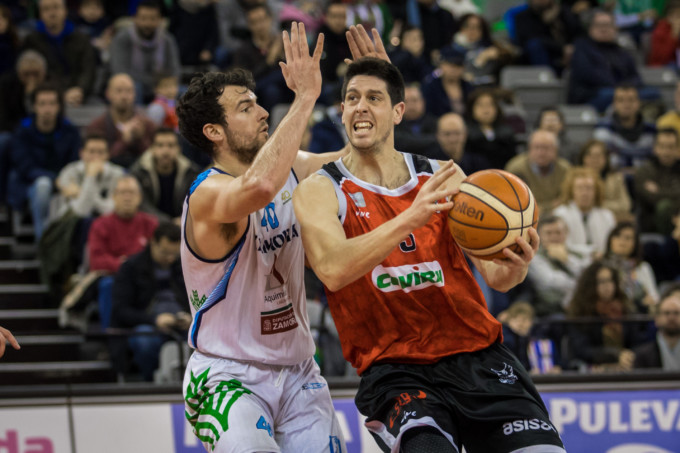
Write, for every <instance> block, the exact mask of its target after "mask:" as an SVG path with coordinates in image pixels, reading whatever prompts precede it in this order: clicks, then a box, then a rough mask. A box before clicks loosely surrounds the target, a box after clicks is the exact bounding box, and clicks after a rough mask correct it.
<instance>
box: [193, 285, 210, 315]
mask: <svg viewBox="0 0 680 453" xmlns="http://www.w3.org/2000/svg"><path fill="white" fill-rule="evenodd" d="M206 299H207V298H206V297H205V294H203V295H202V296H201V297H200V298H199V297H198V291H196V290H195V289H192V290H191V300H190V301H191V305H192V306H193V307H194V310H196V311H198V310H199V309H200V308H201V307H202V306H203V304H204V303H205V301H206Z"/></svg>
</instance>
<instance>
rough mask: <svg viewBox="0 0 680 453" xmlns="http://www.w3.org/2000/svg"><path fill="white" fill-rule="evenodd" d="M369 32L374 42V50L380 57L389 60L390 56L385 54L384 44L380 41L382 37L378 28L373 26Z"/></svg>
mask: <svg viewBox="0 0 680 453" xmlns="http://www.w3.org/2000/svg"><path fill="white" fill-rule="evenodd" d="M371 33H372V34H373V43H374V44H375V50H376V51H377V52H378V54H379V55H380V56H381V57H383V58H385V59H387V61H391V60H390V57H388V56H387V51H386V50H385V45H384V44H383V42H382V38H381V37H380V33H379V32H378V30H377V29H376V28H374V29H372V30H371Z"/></svg>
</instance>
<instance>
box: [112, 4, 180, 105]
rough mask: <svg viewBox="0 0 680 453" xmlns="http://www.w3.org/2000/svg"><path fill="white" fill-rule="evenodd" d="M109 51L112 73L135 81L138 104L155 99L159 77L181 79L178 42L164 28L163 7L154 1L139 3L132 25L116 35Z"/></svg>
mask: <svg viewBox="0 0 680 453" xmlns="http://www.w3.org/2000/svg"><path fill="white" fill-rule="evenodd" d="M110 49H111V62H110V66H111V73H113V74H118V73H125V74H129V75H130V76H131V77H132V79H133V80H134V81H135V83H136V90H137V91H136V93H137V101H138V103H148V102H149V101H150V100H151V99H152V98H153V82H154V77H155V76H156V75H158V74H159V73H162V74H172V75H174V76H176V77H179V76H180V73H181V66H180V60H179V50H177V42H176V41H175V38H174V37H173V36H172V35H171V34H169V33H168V32H167V31H166V30H165V29H164V28H163V15H162V12H161V6H160V4H159V3H157V2H156V1H154V0H142V1H140V2H139V5H138V6H137V12H136V13H135V16H134V18H133V23H132V24H131V25H130V26H129V27H126V28H123V29H121V30H119V31H118V32H117V33H116V35H115V36H114V38H113V42H111V48H110Z"/></svg>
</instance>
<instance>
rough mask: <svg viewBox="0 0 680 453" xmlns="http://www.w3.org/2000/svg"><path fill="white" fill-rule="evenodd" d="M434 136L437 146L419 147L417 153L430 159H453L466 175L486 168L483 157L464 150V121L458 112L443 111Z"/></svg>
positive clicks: (465, 131)
mask: <svg viewBox="0 0 680 453" xmlns="http://www.w3.org/2000/svg"><path fill="white" fill-rule="evenodd" d="M436 137H437V145H438V146H436V147H434V148H424V149H421V150H420V151H419V152H418V154H422V155H423V156H426V157H428V158H430V159H438V160H448V159H453V161H454V162H455V163H457V164H458V165H459V166H460V168H461V169H462V170H463V171H464V172H465V174H467V175H469V174H472V173H474V172H476V171H479V170H483V169H484V168H486V164H487V163H486V160H485V159H484V158H483V157H480V156H479V155H477V154H474V153H466V152H465V142H466V141H467V130H466V128H465V121H464V120H463V117H461V116H460V115H459V114H457V113H445V114H444V115H442V116H440V117H439V120H438V121H437V135H436Z"/></svg>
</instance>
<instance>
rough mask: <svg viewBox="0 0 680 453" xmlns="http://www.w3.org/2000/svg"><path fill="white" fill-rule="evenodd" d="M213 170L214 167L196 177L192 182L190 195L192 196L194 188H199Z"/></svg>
mask: <svg viewBox="0 0 680 453" xmlns="http://www.w3.org/2000/svg"><path fill="white" fill-rule="evenodd" d="M211 171H212V168H210V169H208V170H206V171H204V172H203V173H201V174H200V175H198V176H196V179H194V182H192V183H191V187H189V196H191V194H192V193H194V190H196V189H197V188H198V185H199V184H200V183H202V182H203V181H205V178H207V177H208V175H210V172H211Z"/></svg>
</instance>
